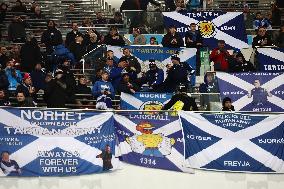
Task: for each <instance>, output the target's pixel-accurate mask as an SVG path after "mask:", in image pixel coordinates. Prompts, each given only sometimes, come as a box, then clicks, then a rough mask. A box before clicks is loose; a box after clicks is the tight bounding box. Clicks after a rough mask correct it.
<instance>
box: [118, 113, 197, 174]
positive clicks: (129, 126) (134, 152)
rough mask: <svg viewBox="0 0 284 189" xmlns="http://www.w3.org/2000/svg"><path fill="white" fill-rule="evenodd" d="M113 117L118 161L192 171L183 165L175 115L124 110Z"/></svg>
mask: <svg viewBox="0 0 284 189" xmlns="http://www.w3.org/2000/svg"><path fill="white" fill-rule="evenodd" d="M114 118H115V127H116V132H117V137H118V141H119V145H118V150H119V153H118V154H120V156H121V160H123V161H125V162H127V163H131V164H134V165H139V166H143V167H150V168H158V169H166V170H173V171H183V172H192V170H191V169H189V168H186V167H184V166H183V163H184V156H183V152H184V144H183V137H182V132H181V127H180V123H179V119H178V117H170V116H168V115H166V114H151V115H147V114H146V115H145V114H135V113H133V114H132V113H130V114H127V113H125V114H123V115H115V116H114Z"/></svg>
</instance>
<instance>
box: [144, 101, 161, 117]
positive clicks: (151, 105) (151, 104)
mask: <svg viewBox="0 0 284 189" xmlns="http://www.w3.org/2000/svg"><path fill="white" fill-rule="evenodd" d="M162 108H163V103H161V102H159V101H147V102H144V103H143V104H142V105H141V106H140V110H161V109H162ZM153 113H154V112H145V114H153Z"/></svg>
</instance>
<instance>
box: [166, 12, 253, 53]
mask: <svg viewBox="0 0 284 189" xmlns="http://www.w3.org/2000/svg"><path fill="white" fill-rule="evenodd" d="M163 15H164V23H165V25H166V27H167V28H168V27H169V26H171V25H175V26H176V27H177V32H179V33H180V34H181V35H182V36H184V35H185V33H186V31H188V27H189V25H190V24H191V23H195V24H197V26H198V30H199V31H200V33H201V35H202V36H203V38H204V41H203V43H204V46H208V47H209V48H216V47H217V40H225V42H226V44H227V45H229V46H230V47H231V48H234V49H243V48H248V47H249V46H248V44H247V36H246V32H245V24H244V16H243V13H242V12H208V11H205V12H204V11H202V12H186V11H180V12H163Z"/></svg>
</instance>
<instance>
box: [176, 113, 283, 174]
mask: <svg viewBox="0 0 284 189" xmlns="http://www.w3.org/2000/svg"><path fill="white" fill-rule="evenodd" d="M180 119H181V123H182V128H183V133H184V141H185V159H186V165H187V166H189V167H192V168H198V169H209V170H223V171H237V172H276V173H284V146H283V144H284V123H283V121H284V115H283V114H278V115H252V114H237V113H225V114H197V113H192V112H181V113H180Z"/></svg>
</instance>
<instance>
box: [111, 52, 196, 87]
mask: <svg viewBox="0 0 284 189" xmlns="http://www.w3.org/2000/svg"><path fill="white" fill-rule="evenodd" d="M123 48H129V50H130V52H131V55H132V56H135V58H136V59H137V60H138V62H139V63H140V65H141V70H142V72H145V73H146V72H147V71H148V70H149V59H154V60H155V62H156V64H157V66H158V67H159V68H161V69H162V70H163V71H164V78H166V70H167V69H166V65H167V64H168V63H171V62H172V61H171V56H172V55H174V54H175V53H176V52H177V51H179V55H178V56H179V58H180V61H181V62H186V63H187V64H189V65H190V66H191V67H192V69H194V70H195V69H196V52H197V50H196V49H195V48H181V49H177V48H164V47H155V46H126V47H117V46H108V47H107V49H108V50H112V51H113V52H114V59H115V61H116V62H118V60H119V59H120V58H121V57H122V56H123V53H122V50H123ZM191 84H192V85H195V75H193V76H191Z"/></svg>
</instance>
